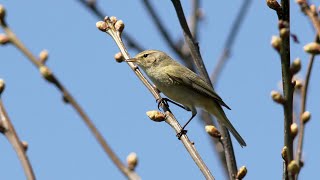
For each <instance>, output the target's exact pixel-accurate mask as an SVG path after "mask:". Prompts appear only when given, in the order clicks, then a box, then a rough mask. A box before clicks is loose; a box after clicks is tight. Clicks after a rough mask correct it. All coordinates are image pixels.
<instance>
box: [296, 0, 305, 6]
mask: <svg viewBox="0 0 320 180" xmlns="http://www.w3.org/2000/svg"><path fill="white" fill-rule="evenodd" d="M296 3H298V4H299V5H302V4H304V3H306V0H296Z"/></svg>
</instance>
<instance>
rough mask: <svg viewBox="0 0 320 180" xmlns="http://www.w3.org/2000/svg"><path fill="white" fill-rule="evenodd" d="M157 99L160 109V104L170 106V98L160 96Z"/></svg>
mask: <svg viewBox="0 0 320 180" xmlns="http://www.w3.org/2000/svg"><path fill="white" fill-rule="evenodd" d="M156 101H157V103H158V109H159V110H160V105H161V104H163V105H165V106H167V107H169V104H168V101H169V99H168V98H159V99H157V100H156Z"/></svg>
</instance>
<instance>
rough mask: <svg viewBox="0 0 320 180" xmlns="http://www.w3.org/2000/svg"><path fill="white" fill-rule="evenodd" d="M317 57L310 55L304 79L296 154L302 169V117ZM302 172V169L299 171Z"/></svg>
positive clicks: (303, 125) (303, 126)
mask: <svg viewBox="0 0 320 180" xmlns="http://www.w3.org/2000/svg"><path fill="white" fill-rule="evenodd" d="M318 40H319V39H318V36H317V37H316V40H315V42H318ZM314 59H315V55H314V54H312V55H310V59H309V64H308V69H307V73H306V77H305V80H304V82H305V83H304V86H303V87H302V90H301V105H300V108H301V110H300V128H299V139H298V145H297V154H296V160H297V162H298V164H299V167H300V169H301V164H302V163H301V157H302V148H303V138H304V129H305V122H304V121H303V119H302V114H303V113H304V112H305V111H306V104H307V94H308V87H309V81H310V76H311V71H312V67H313V62H314ZM299 172H300V171H299ZM299 172H298V174H297V177H298V175H299Z"/></svg>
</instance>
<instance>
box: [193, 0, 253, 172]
mask: <svg viewBox="0 0 320 180" xmlns="http://www.w3.org/2000/svg"><path fill="white" fill-rule="evenodd" d="M194 1H196V0H194ZM251 2H252V1H251V0H244V1H243V3H242V6H241V7H240V10H239V13H238V14H237V16H236V19H235V20H234V22H233V24H232V27H231V31H230V32H229V34H228V36H227V39H226V42H225V45H224V50H223V51H222V53H221V56H220V58H219V59H218V61H217V64H216V65H215V68H214V70H213V72H212V74H211V77H210V79H211V82H212V83H213V84H214V85H215V86H217V81H218V79H219V76H220V73H221V71H222V69H223V67H224V65H225V64H226V62H227V60H228V58H229V55H230V51H231V48H232V45H233V43H234V41H235V39H236V37H237V34H238V32H239V29H240V26H241V24H242V23H243V20H244V18H245V15H246V14H247V11H248V8H249V7H250V5H251ZM191 25H192V24H191ZM191 25H190V26H191ZM191 27H192V26H191ZM201 119H203V120H204V121H205V122H206V123H208V122H213V119H212V116H210V115H209V114H208V113H207V112H205V111H203V110H202V111H201ZM214 141H215V144H216V143H218V142H219V141H218V140H216V139H214ZM217 148H218V146H216V150H217V152H218V153H219V157H220V161H221V164H222V165H223V166H224V167H225V168H224V170H225V172H226V173H228V167H227V164H226V161H225V154H224V152H223V151H221V150H220V151H219V150H218V149H217Z"/></svg>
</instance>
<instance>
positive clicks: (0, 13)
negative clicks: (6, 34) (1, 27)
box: [0, 4, 6, 21]
mask: <svg viewBox="0 0 320 180" xmlns="http://www.w3.org/2000/svg"><path fill="white" fill-rule="evenodd" d="M5 17H6V9H5V8H4V6H3V5H2V4H0V21H3V19H4V18H5Z"/></svg>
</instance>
